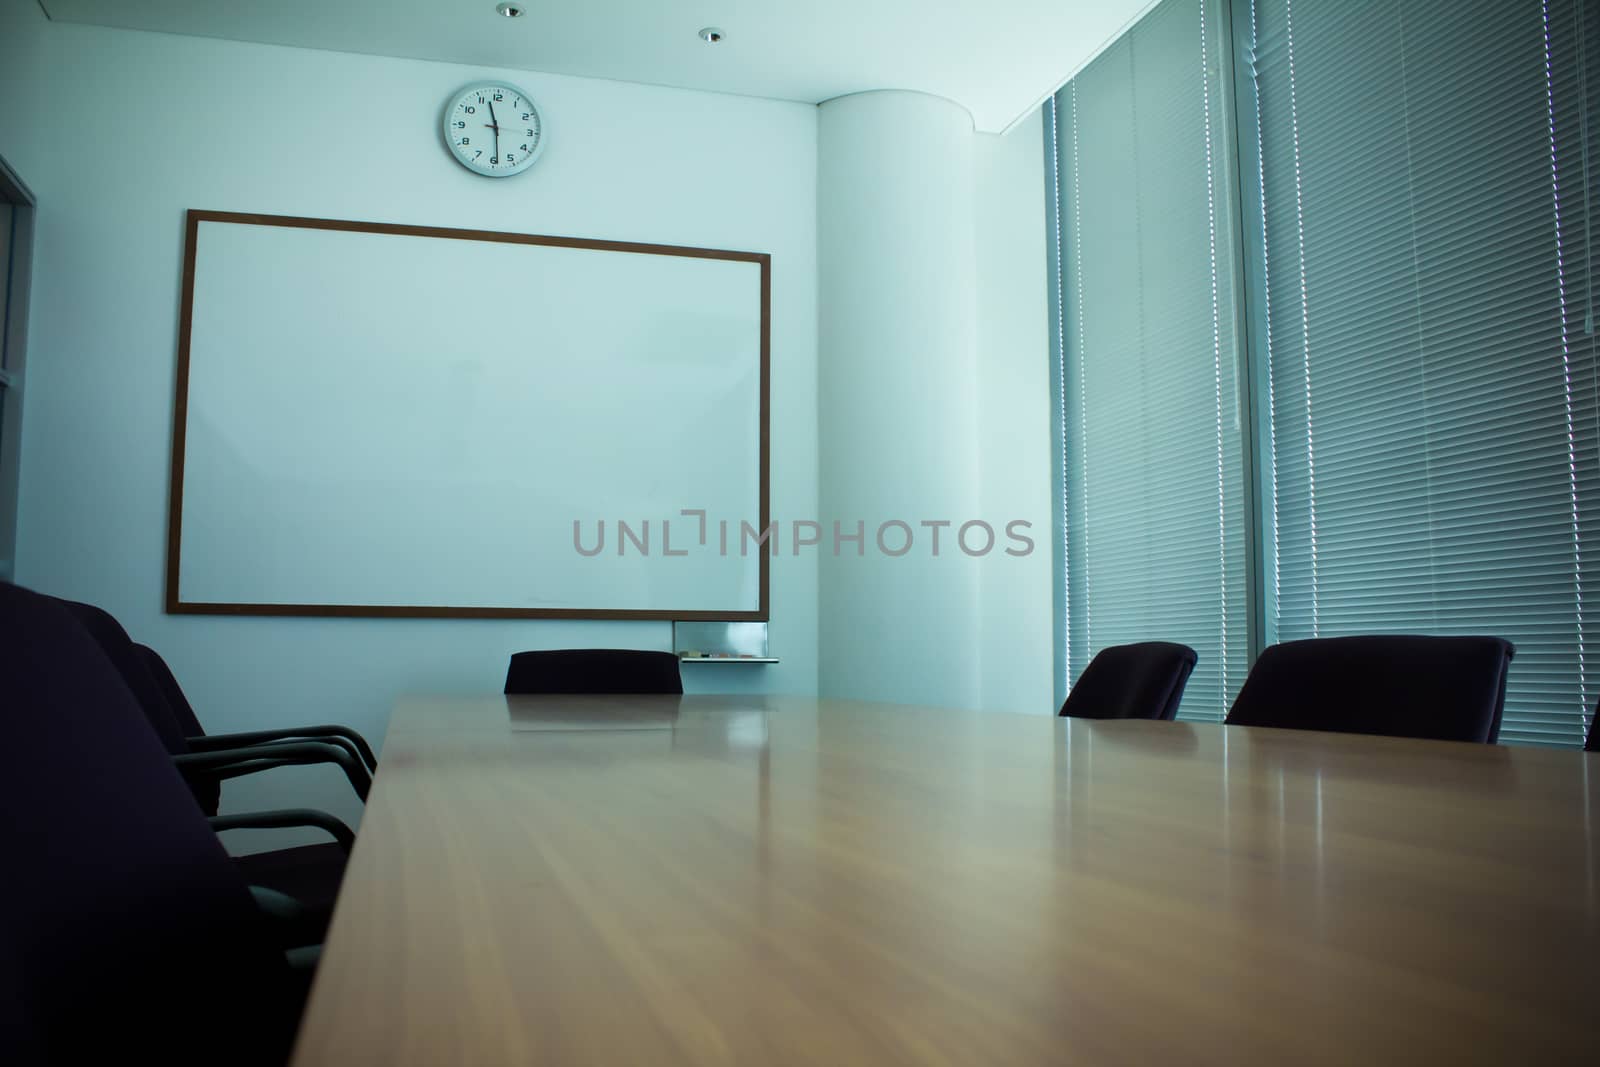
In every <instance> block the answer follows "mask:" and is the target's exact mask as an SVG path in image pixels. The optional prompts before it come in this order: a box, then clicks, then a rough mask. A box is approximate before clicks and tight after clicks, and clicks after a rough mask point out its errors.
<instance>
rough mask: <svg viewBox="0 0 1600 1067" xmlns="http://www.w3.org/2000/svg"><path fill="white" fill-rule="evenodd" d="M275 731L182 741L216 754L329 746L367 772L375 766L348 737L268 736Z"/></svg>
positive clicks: (276, 732)
mask: <svg viewBox="0 0 1600 1067" xmlns="http://www.w3.org/2000/svg"><path fill="white" fill-rule="evenodd" d="M279 732H280V731H277V730H255V731H251V732H250V733H245V734H201V735H200V736H198V737H186V738H184V741H185V742H187V744H188V745H189V751H190V752H217V751H220V750H222V749H230V748H254V747H256V746H258V745H283V744H307V743H311V744H318V745H330V746H332V747H334V748H340V749H343V750H344V751H346V752H348V753H349V754H350V758H351V759H353V760H356V761H357V762H359V763H360V764H361V765H362V766H363V767H366V768H368V769H369V770H371V769H373V768H374V767H375V764H369V763H368V762H367V760H366V757H365V756H364V755H363V754H362V752H361V749H360V748H358V747H357V746H356V743H355V742H354V741H352V740H350V739H349V738H348V737H341V736H336V735H329V736H326V737H302V736H300V735H299V734H287V735H286V736H282V737H278V736H270V735H274V734H278V733H279Z"/></svg>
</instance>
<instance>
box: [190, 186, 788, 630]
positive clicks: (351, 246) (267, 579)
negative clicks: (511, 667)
mask: <svg viewBox="0 0 1600 1067" xmlns="http://www.w3.org/2000/svg"><path fill="white" fill-rule="evenodd" d="M769 272H770V259H769V258H768V257H767V256H766V255H764V254H760V253H745V252H722V251H716V250H706V249H686V248H676V247H668V246H657V245H632V244H625V243H620V242H599V241H582V240H577V239H570V238H550V237H535V236H529V235H517V234H498V233H484V232H479V231H463V230H441V229H434V228H422V227H404V226H390V225H382V224H366V223H346V222H333V221H327V220H311V219H289V218H281V217H277V216H261V215H233V214H223V213H217V212H200V211H191V212H190V213H189V217H188V247H187V251H186V256H185V270H184V301H183V308H182V320H183V321H182V323H181V324H180V333H179V352H178V364H179V366H178V397H177V406H176V411H175V417H174V433H173V471H172V488H171V511H170V517H169V531H168V561H167V608H168V610H169V611H172V612H178V613H194V612H198V613H230V614H313V615H418V616H457V615H461V616H515V617H542V616H552V617H602V618H674V619H696V618H726V619H751V620H757V619H762V620H764V619H766V618H767V595H766V591H767V557H766V555H765V554H764V553H763V552H762V551H761V550H760V549H759V548H758V547H757V546H756V545H754V544H751V546H750V548H749V551H748V552H744V553H741V552H740V551H739V545H740V539H739V538H738V536H737V533H738V531H739V529H740V526H741V523H748V524H749V525H750V526H751V527H752V528H753V529H755V530H760V529H762V528H764V527H765V526H766V524H767V521H768V515H767V499H768V493H767V465H768V464H767V410H768V397H767V379H768V360H767V353H768V336H767V334H768V314H767V308H768V301H769V293H770V288H769ZM686 509H688V510H696V511H699V510H703V511H704V512H705V513H706V520H707V522H706V526H707V529H706V531H705V532H706V534H707V536H706V538H705V544H701V543H700V537H701V523H700V519H699V517H698V516H697V515H687V516H686V515H684V514H683V513H684V511H685V510H686ZM722 521H726V522H729V523H730V525H731V529H732V530H733V531H734V536H733V537H731V538H730V539H729V548H728V551H727V552H723V551H722V550H721V545H720V543H719V542H720V538H719V537H718V524H719V523H720V522H722ZM619 522H626V523H627V525H628V528H629V530H630V531H631V533H632V535H633V537H632V538H630V539H628V540H626V541H624V540H623V539H622V538H621V537H620V530H619V528H618V523H619ZM575 523H576V524H578V525H577V530H576V532H575V530H574V524H575ZM664 524H670V537H671V544H670V547H671V550H672V553H673V554H671V555H669V554H667V552H666V549H667V547H668V546H667V545H666V544H664V543H663V537H664V535H665V534H666V528H664ZM646 531H647V532H648V540H647V542H646V547H645V548H644V549H642V550H641V549H640V547H639V545H638V544H637V543H636V542H637V541H638V540H639V539H640V538H641V535H642V534H645V533H646ZM597 544H599V545H603V547H602V548H601V550H600V551H599V552H598V553H594V551H593V550H594V549H595V547H596V545H597ZM579 546H581V547H582V549H583V551H580V550H579Z"/></svg>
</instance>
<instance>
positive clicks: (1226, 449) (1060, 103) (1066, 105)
mask: <svg viewBox="0 0 1600 1067" xmlns="http://www.w3.org/2000/svg"><path fill="white" fill-rule="evenodd" d="M1223 44H1224V28H1223V24H1222V21H1221V19H1220V18H1219V17H1218V8H1217V6H1216V4H1215V3H1214V2H1212V0H1206V2H1202V0H1166V2H1165V3H1163V4H1162V5H1161V6H1159V7H1158V8H1156V9H1155V10H1154V11H1152V12H1151V13H1150V14H1149V15H1148V16H1146V17H1145V18H1144V19H1143V20H1142V21H1140V22H1139V23H1138V24H1137V25H1136V26H1134V27H1133V29H1132V30H1131V31H1130V32H1129V33H1128V34H1127V35H1126V36H1124V37H1123V38H1122V39H1121V40H1119V41H1117V42H1116V43H1115V44H1114V45H1112V46H1111V47H1110V48H1109V49H1108V50H1106V51H1105V52H1104V53H1102V54H1101V55H1100V56H1099V57H1098V58H1097V59H1096V60H1095V61H1094V62H1093V63H1092V64H1090V66H1089V67H1087V68H1086V69H1085V70H1084V71H1083V72H1082V73H1081V74H1079V75H1078V76H1077V77H1076V78H1074V79H1073V80H1072V81H1071V82H1070V83H1068V84H1067V86H1066V87H1065V88H1063V89H1062V90H1061V92H1060V93H1058V94H1057V95H1056V97H1055V98H1054V100H1052V101H1051V102H1050V103H1049V104H1048V105H1047V108H1048V110H1047V112H1046V115H1045V126H1046V137H1047V138H1048V139H1049V144H1048V145H1047V155H1048V157H1049V161H1050V164H1049V165H1050V166H1051V168H1052V169H1051V173H1050V175H1049V179H1050V185H1051V188H1052V189H1053V190H1054V192H1055V195H1054V196H1053V197H1052V200H1053V201H1054V205H1053V214H1052V218H1051V227H1052V233H1051V245H1052V256H1053V258H1054V259H1055V260H1056V262H1057V263H1059V270H1057V271H1055V277H1054V280H1053V281H1054V284H1053V297H1054V303H1055V321H1054V322H1053V323H1052V326H1053V335H1054V337H1055V339H1056V345H1057V358H1056V359H1055V366H1056V387H1057V399H1056V406H1057V409H1058V411H1059V414H1060V419H1059V423H1058V425H1059V427H1060V429H1061V431H1062V432H1061V440H1060V442H1059V444H1058V458H1059V459H1060V460H1061V461H1062V463H1061V464H1060V465H1059V466H1058V469H1059V470H1060V471H1061V477H1060V481H1061V484H1060V486H1059V499H1060V502H1061V504H1062V514H1061V517H1060V520H1059V522H1060V524H1061V527H1062V532H1063V534H1064V536H1063V538H1061V539H1060V540H1061V546H1062V555H1063V556H1064V560H1063V561H1062V562H1063V566H1062V568H1061V578H1062V583H1063V587H1062V590H1061V594H1060V595H1059V596H1058V601H1060V602H1064V603H1065V606H1066V607H1065V611H1064V612H1063V613H1062V615H1061V624H1060V625H1061V630H1062V633H1061V637H1062V639H1061V641H1060V642H1058V644H1059V645H1060V647H1061V649H1062V651H1063V656H1062V664H1061V671H1060V673H1061V674H1062V675H1063V677H1062V679H1061V682H1062V688H1063V690H1064V689H1065V688H1066V686H1067V685H1068V684H1069V683H1070V680H1071V678H1073V677H1075V676H1076V674H1077V673H1078V672H1079V671H1081V670H1082V669H1083V667H1084V666H1085V665H1086V664H1087V663H1088V661H1089V659H1090V657H1091V656H1092V655H1093V654H1094V652H1095V651H1097V650H1098V649H1100V648H1103V647H1105V646H1106V645H1112V644H1119V643H1122V642H1126V641H1140V640H1151V639H1161V640H1171V641H1181V642H1183V643H1184V644H1187V645H1190V646H1192V647H1194V648H1195V649H1196V651H1197V652H1198V653H1199V656H1200V660H1199V663H1198V665H1197V666H1196V668H1195V671H1194V674H1193V676H1192V677H1191V679H1190V681H1189V686H1188V689H1187V690H1186V692H1185V697H1184V701H1183V709H1182V714H1183V715H1184V716H1185V717H1187V718H1209V719H1220V718H1221V717H1222V715H1223V714H1224V713H1225V712H1226V711H1227V708H1228V704H1229V703H1230V702H1231V700H1232V698H1233V694H1234V693H1235V692H1236V691H1237V689H1238V687H1239V684H1240V683H1241V682H1243V681H1244V675H1245V668H1246V657H1247V652H1248V648H1249V645H1248V640H1247V634H1246V618H1245V616H1246V604H1247V599H1246V597H1247V588H1246V583H1245V571H1246V561H1245V538H1244V532H1245V530H1246V528H1247V526H1246V514H1245V511H1244V496H1245V478H1244V464H1243V462H1242V456H1243V446H1242V443H1241V428H1242V423H1243V420H1242V419H1241V410H1242V409H1241V394H1240V389H1239V375H1238V373H1237V367H1238V359H1237V352H1238V345H1237V343H1236V339H1235V336H1234V335H1235V326H1234V319H1235V310H1234V302H1235V292H1234V289H1235V286H1234V274H1235V269H1234V264H1235V262H1236V260H1235V250H1234V243H1233V242H1232V240H1231V239H1230V235H1231V234H1232V233H1233V231H1234V230H1235V229H1236V225H1235V222H1234V219H1233V216H1232V212H1231V209H1230V207H1229V198H1228V196H1227V193H1226V190H1227V188H1228V179H1227V174H1228V173H1229V169H1228V168H1229V164H1228V163H1227V162H1226V160H1225V158H1224V157H1225V152H1224V138H1223V129H1224V127H1223V111H1224V101H1225V97H1224V88H1225V86H1224V78H1225V76H1226V72H1225V70H1224V68H1223V66H1222V63H1221V56H1222V54H1223V51H1224V49H1223Z"/></svg>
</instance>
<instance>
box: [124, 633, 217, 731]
mask: <svg viewBox="0 0 1600 1067" xmlns="http://www.w3.org/2000/svg"><path fill="white" fill-rule="evenodd" d="M133 647H134V651H136V652H138V653H139V658H140V659H142V660H143V661H144V665H145V669H146V670H147V671H149V672H150V677H151V678H152V679H154V681H155V683H156V688H157V689H159V690H160V691H161V696H162V698H163V699H164V700H166V702H167V707H168V708H170V709H172V715H173V717H174V718H175V719H177V720H178V725H179V726H180V727H182V729H183V733H184V736H185V737H204V736H205V734H206V728H205V727H204V726H202V725H200V716H198V715H196V714H195V713H194V705H192V704H190V703H189V698H188V697H187V696H185V695H184V693H183V687H182V686H180V685H179V684H178V678H177V676H176V675H174V674H173V673H172V668H171V667H169V666H167V661H166V660H164V659H162V658H161V653H159V652H157V651H156V650H155V649H153V648H151V647H150V646H149V645H141V644H139V643H138V642H137V641H135V642H134V643H133Z"/></svg>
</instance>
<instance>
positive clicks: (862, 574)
mask: <svg viewBox="0 0 1600 1067" xmlns="http://www.w3.org/2000/svg"><path fill="white" fill-rule="evenodd" d="M973 142H974V134H973V131H972V119H971V116H970V115H969V114H968V113H967V112H966V111H965V110H964V109H963V108H961V107H960V106H958V105H956V104H954V103H951V102H950V101H947V100H943V99H940V98H938V97H933V96H927V95H925V94H921V93H912V92H899V91H889V92H873V93H861V94H857V95H853V96H846V97H840V98H837V99H835V100H830V101H828V102H826V103H824V104H823V105H821V109H820V123H819V129H818V145H817V224H818V316H819V322H818V325H819V333H818V339H819V351H818V410H819V419H818V433H819V456H818V460H819V464H818V473H819V503H820V508H819V510H820V511H821V515H820V516H819V518H820V519H821V522H822V527H823V530H822V544H821V545H820V546H819V548H820V550H821V566H820V570H819V590H818V600H819V603H818V618H819V620H820V633H819V641H818V663H819V676H818V688H819V691H820V692H821V693H822V695H824V696H838V697H853V698H859V699H880V700H899V701H913V702H926V703H932V704H943V705H956V706H972V705H974V704H975V703H976V701H977V687H978V677H979V664H978V659H979V650H978V643H977V635H978V632H979V631H978V619H977V610H978V604H979V600H978V582H977V577H978V568H979V567H980V566H983V565H984V563H985V561H984V560H983V559H975V558H969V557H968V556H966V555H964V554H963V552H962V551H961V549H960V547H959V546H958V544H957V531H958V529H959V527H960V526H961V524H962V523H964V522H967V521H968V520H972V519H979V518H982V517H983V516H982V515H981V514H980V511H979V505H980V497H979V481H978V464H979V448H978V440H977V425H976V417H977V416H976V411H977V403H976V393H977V388H978V378H977V360H976V317H977V308H976V302H977V300H976V296H975V291H976V286H975V277H974V271H975V266H974V264H975V255H974V229H973V214H974V196H973V151H974V145H973ZM894 520H898V521H899V522H903V523H905V524H906V525H907V526H908V527H909V528H910V531H911V533H912V544H911V548H910V550H909V551H907V552H905V554H904V555H899V556H891V555H887V554H886V553H885V552H884V551H883V550H882V549H881V548H880V546H879V545H878V544H877V543H876V541H877V538H876V533H877V531H878V528H879V526H880V525H881V524H882V523H885V522H891V521H894ZM835 521H837V522H838V523H839V524H840V533H841V534H843V535H845V536H846V537H848V536H851V535H853V534H854V533H855V532H856V528H857V525H856V524H857V523H858V522H859V523H862V524H864V533H865V538H864V540H865V544H864V545H863V546H861V548H860V549H858V547H857V545H856V543H855V542H853V541H841V542H840V544H839V545H838V549H837V554H836V553H835V544H834V527H833V523H834V522H835ZM937 522H948V523H949V524H950V525H948V526H944V527H933V526H929V525H925V524H927V523H937ZM935 533H937V535H938V541H939V544H938V555H937V556H935V555H934V554H933V538H934V535H935ZM997 533H998V534H1000V536H1001V537H1002V538H1003V535H1004V531H1003V530H1001V531H997ZM904 542H905V531H904V530H903V529H901V528H899V527H892V528H889V529H887V530H886V531H885V545H886V547H887V548H888V549H889V550H890V551H891V552H895V551H899V550H900V549H901V548H902V546H903V545H904ZM981 542H982V533H981V530H977V529H974V530H973V531H971V536H970V538H969V543H970V544H972V546H973V547H975V548H976V547H980V546H981ZM1002 544H1003V541H1002ZM1000 547H1001V546H999V545H997V547H996V549H995V551H996V552H998V551H999V550H1000ZM858 551H860V552H862V553H863V554H860V555H858V554H857V553H858Z"/></svg>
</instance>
